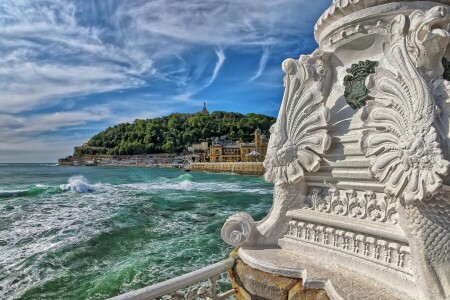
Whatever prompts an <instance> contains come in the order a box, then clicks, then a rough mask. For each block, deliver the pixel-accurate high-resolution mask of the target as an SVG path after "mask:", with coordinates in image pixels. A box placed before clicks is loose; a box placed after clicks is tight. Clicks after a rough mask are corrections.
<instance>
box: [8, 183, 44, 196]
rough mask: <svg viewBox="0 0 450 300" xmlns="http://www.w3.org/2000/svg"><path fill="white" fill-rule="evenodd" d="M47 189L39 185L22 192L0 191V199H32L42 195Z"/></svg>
mask: <svg viewBox="0 0 450 300" xmlns="http://www.w3.org/2000/svg"><path fill="white" fill-rule="evenodd" d="M47 189H48V188H47V187H45V186H41V185H36V186H34V187H32V188H29V189H23V190H9V191H8V190H6V191H2V190H0V199H2V198H14V197H32V196H37V195H40V194H42V193H44V192H45V191H46V190H47Z"/></svg>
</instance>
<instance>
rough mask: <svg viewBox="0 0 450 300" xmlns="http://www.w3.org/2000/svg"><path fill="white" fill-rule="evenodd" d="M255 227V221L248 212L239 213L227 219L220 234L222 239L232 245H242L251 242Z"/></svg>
mask: <svg viewBox="0 0 450 300" xmlns="http://www.w3.org/2000/svg"><path fill="white" fill-rule="evenodd" d="M254 229H255V221H254V220H253V218H252V217H251V216H250V215H249V214H246V213H242V212H240V213H237V214H234V215H232V216H231V217H229V218H228V219H227V221H226V222H225V224H223V227H222V230H221V231H220V234H221V236H222V239H223V240H224V241H225V242H226V243H227V244H229V245H231V246H235V247H238V246H242V245H243V244H248V243H250V242H251V236H252V233H253V230H254Z"/></svg>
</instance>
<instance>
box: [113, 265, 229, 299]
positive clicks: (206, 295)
mask: <svg viewBox="0 0 450 300" xmlns="http://www.w3.org/2000/svg"><path fill="white" fill-rule="evenodd" d="M234 262H235V260H234V258H231V257H230V258H228V259H226V260H223V261H221V262H218V263H215V264H212V265H209V266H206V267H204V268H201V269H198V270H195V271H193V272H190V273H187V274H184V275H181V276H178V277H175V278H172V279H169V280H166V281H163V282H160V283H157V284H154V285H151V286H148V287H145V288H142V289H139V290H135V291H132V292H128V293H126V294H122V295H119V296H116V297H113V298H110V299H109V300H149V299H155V298H158V297H162V296H165V295H168V296H167V298H166V297H164V299H173V300H175V299H177V300H178V299H180V300H181V299H183V300H191V299H212V300H220V299H226V298H228V297H230V296H232V295H234V294H235V293H236V291H235V290H234V289H231V290H229V291H226V292H224V293H221V294H217V287H216V282H217V280H218V279H219V277H220V274H221V273H223V272H226V271H228V270H230V269H231V268H233V266H234ZM205 280H209V283H210V284H209V287H206V286H204V285H200V286H199V283H201V282H202V281H205ZM192 285H196V288H193V289H187V290H185V291H183V289H185V288H187V287H189V286H192Z"/></svg>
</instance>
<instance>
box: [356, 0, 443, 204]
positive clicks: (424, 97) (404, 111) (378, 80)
mask: <svg viewBox="0 0 450 300" xmlns="http://www.w3.org/2000/svg"><path fill="white" fill-rule="evenodd" d="M445 16H446V10H445V9H444V8H442V7H437V8H435V9H431V10H429V11H428V12H426V13H424V12H414V13H413V14H412V15H411V17H410V18H411V20H410V19H409V18H408V17H406V16H404V15H399V16H398V17H396V18H395V19H394V21H393V22H392V23H391V27H390V32H389V36H388V39H389V41H388V42H389V46H387V47H386V51H385V55H386V56H385V57H386V62H385V63H384V65H387V66H389V67H390V69H391V70H392V71H391V70H388V69H387V68H383V67H380V68H377V71H376V73H375V74H373V75H370V76H369V78H368V79H367V85H368V88H369V90H370V91H371V94H370V95H371V96H372V97H374V98H375V99H376V101H369V102H368V103H367V105H366V107H364V112H363V116H362V119H363V121H364V126H365V127H367V128H369V129H367V130H365V131H364V133H363V137H362V139H361V150H362V152H363V153H364V154H365V155H366V156H368V157H373V163H372V167H371V168H370V171H371V172H372V173H373V174H374V176H375V177H376V178H378V179H379V180H380V181H381V182H382V183H384V184H385V190H386V193H387V194H389V195H392V196H395V197H398V198H400V199H404V200H405V202H406V203H407V204H411V203H413V202H415V201H423V200H425V199H426V198H427V197H430V196H432V195H433V194H435V193H436V192H437V191H438V189H439V188H440V187H441V186H442V176H443V175H447V173H448V170H449V166H450V163H449V162H448V161H447V160H445V159H444V157H443V154H442V150H441V148H440V145H439V143H438V138H437V134H436V130H435V128H434V126H433V124H434V122H435V117H436V111H435V107H436V104H435V101H434V99H433V94H432V93H431V91H430V89H429V87H428V83H427V81H426V79H425V78H424V75H423V74H422V73H421V72H420V70H419V69H418V68H417V67H419V66H421V67H425V68H429V67H430V64H429V63H426V61H425V57H424V55H427V54H430V55H431V54H434V53H433V52H434V51H430V52H431V53H428V52H426V53H425V54H422V53H423V52H424V49H425V48H426V45H427V43H428V41H429V40H432V41H433V42H432V43H435V42H436V40H441V39H446V40H447V43H448V42H449V41H450V40H448V39H447V37H448V36H449V34H448V31H445V30H444V29H442V28H440V27H439V24H440V22H442V21H445V20H447V23H446V25H445V26H446V27H448V18H445ZM409 24H411V26H410V25H409ZM419 24H420V25H419ZM439 44H441V43H440V42H439ZM421 50H422V51H421ZM411 52H418V53H421V54H420V55H415V56H414V57H415V59H414V61H415V62H414V61H413V59H412V58H411V56H412V54H411ZM442 53H443V51H442ZM430 60H436V59H430ZM415 63H416V64H415Z"/></svg>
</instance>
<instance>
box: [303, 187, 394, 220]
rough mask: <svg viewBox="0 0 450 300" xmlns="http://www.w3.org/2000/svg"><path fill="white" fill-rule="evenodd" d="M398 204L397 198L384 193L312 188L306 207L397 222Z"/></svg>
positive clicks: (331, 212)
mask: <svg viewBox="0 0 450 300" xmlns="http://www.w3.org/2000/svg"><path fill="white" fill-rule="evenodd" d="M396 206H397V203H396V200H395V198H393V197H388V196H387V195H385V194H383V193H374V192H371V191H367V192H361V191H355V190H339V189H336V188H330V189H328V190H327V189H321V188H310V193H309V194H308V196H307V197H306V202H305V207H304V209H307V210H315V211H320V212H324V213H330V214H334V215H341V216H348V217H351V218H357V219H368V220H372V221H378V222H387V223H392V224H396V223H397V220H398V213H397V208H396Z"/></svg>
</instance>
